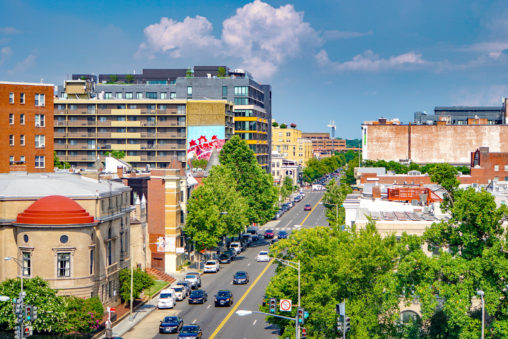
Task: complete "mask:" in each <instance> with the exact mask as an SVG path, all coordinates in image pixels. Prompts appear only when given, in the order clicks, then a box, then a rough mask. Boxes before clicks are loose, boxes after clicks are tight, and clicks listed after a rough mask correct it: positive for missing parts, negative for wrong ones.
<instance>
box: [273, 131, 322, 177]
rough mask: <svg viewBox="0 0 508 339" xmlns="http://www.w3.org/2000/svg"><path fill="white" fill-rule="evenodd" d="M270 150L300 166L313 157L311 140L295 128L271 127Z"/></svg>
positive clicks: (303, 165)
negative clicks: (303, 136)
mask: <svg viewBox="0 0 508 339" xmlns="http://www.w3.org/2000/svg"><path fill="white" fill-rule="evenodd" d="M272 151H273V152H277V153H278V154H280V155H281V157H282V158H284V159H288V160H293V161H296V162H297V163H298V165H300V166H302V167H305V165H306V163H307V161H308V160H309V159H311V158H312V157H313V153H312V141H311V140H309V139H305V138H302V131H300V130H298V129H296V128H280V126H277V127H272Z"/></svg>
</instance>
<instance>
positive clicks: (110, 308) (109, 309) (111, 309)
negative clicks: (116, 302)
mask: <svg viewBox="0 0 508 339" xmlns="http://www.w3.org/2000/svg"><path fill="white" fill-rule="evenodd" d="M108 311H109V312H116V308H114V307H108Z"/></svg>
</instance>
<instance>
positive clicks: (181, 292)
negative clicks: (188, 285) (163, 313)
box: [173, 285, 187, 301]
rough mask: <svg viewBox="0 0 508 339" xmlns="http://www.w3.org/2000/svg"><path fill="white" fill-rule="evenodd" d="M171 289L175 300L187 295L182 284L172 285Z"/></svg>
mask: <svg viewBox="0 0 508 339" xmlns="http://www.w3.org/2000/svg"><path fill="white" fill-rule="evenodd" d="M173 291H175V297H176V301H182V300H183V299H185V297H186V296H187V291H186V290H185V288H184V287H183V286H180V285H178V286H174V287H173Z"/></svg>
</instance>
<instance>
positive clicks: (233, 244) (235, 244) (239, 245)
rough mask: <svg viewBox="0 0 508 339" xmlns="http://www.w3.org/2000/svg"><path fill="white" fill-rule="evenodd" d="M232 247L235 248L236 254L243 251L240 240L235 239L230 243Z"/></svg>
mask: <svg viewBox="0 0 508 339" xmlns="http://www.w3.org/2000/svg"><path fill="white" fill-rule="evenodd" d="M229 247H230V248H232V249H234V250H235V252H236V254H240V252H241V251H242V244H240V243H239V242H238V241H234V242H232V243H231V245H229Z"/></svg>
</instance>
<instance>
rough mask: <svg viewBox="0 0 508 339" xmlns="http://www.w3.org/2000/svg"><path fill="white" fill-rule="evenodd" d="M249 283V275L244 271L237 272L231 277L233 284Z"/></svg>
mask: <svg viewBox="0 0 508 339" xmlns="http://www.w3.org/2000/svg"><path fill="white" fill-rule="evenodd" d="M248 282H249V273H247V272H245V271H239V272H236V273H235V275H234V276H233V284H234V285H239V284H247V283H248Z"/></svg>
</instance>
